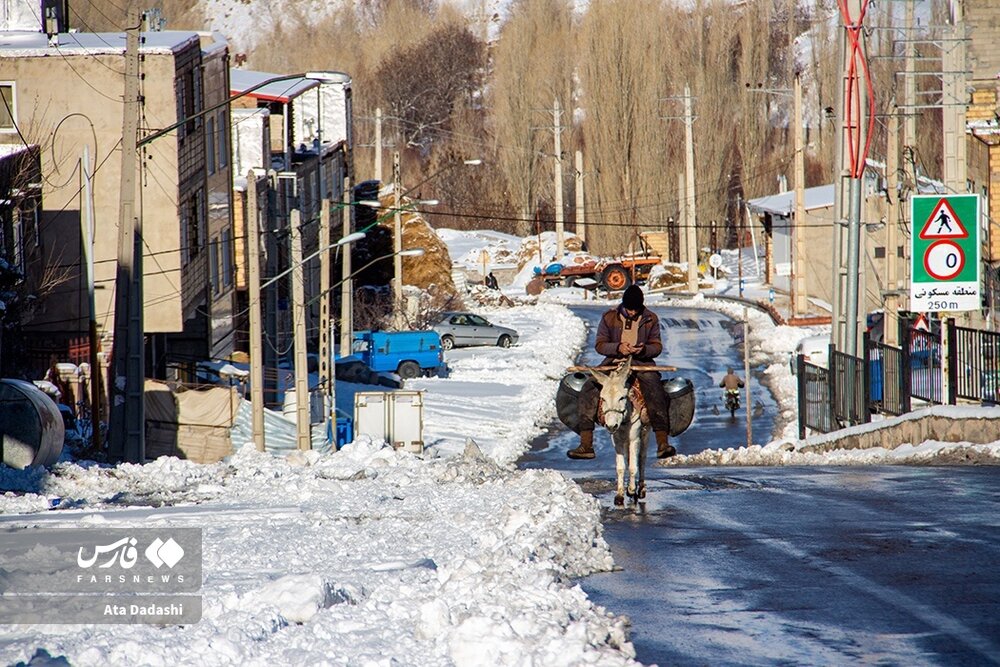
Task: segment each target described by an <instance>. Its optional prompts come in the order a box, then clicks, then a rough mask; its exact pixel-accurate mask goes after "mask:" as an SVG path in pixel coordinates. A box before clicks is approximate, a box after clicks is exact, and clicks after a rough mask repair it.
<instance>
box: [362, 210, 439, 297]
mask: <svg viewBox="0 0 1000 667" xmlns="http://www.w3.org/2000/svg"><path fill="white" fill-rule="evenodd" d="M381 224H382V225H383V226H384V227H387V228H388V229H389V230H390V232H391V231H392V227H393V221H392V220H391V219H390V220H388V221H384V222H382V223H381ZM402 228H403V249H404V250H406V249H408V248H423V249H424V254H423V255H422V256H420V257H403V284H404V285H412V286H414V287H418V288H420V289H422V290H432V289H433V290H434V291H435V292H439V293H440V292H444V293H446V294H449V295H457V294H458V290H457V289H456V288H455V283H454V281H453V280H452V278H451V257H450V256H449V255H448V247H447V246H446V245H445V244H444V242H443V241H441V239H440V238H438V235H437V234H436V233H435V232H434V230H433V229H431V227H430V225H428V224H427V221H426V220H424V218H423V216H421V215H419V214H416V213H412V212H409V211H407V212H404V213H403V215H402Z"/></svg>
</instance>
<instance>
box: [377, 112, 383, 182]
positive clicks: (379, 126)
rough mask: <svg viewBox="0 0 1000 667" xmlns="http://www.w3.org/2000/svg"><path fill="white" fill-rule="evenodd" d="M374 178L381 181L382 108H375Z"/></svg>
mask: <svg viewBox="0 0 1000 667" xmlns="http://www.w3.org/2000/svg"><path fill="white" fill-rule="evenodd" d="M375 180H377V181H378V182H379V183H381V182H382V108H381V107H377V108H376V109H375Z"/></svg>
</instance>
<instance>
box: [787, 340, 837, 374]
mask: <svg viewBox="0 0 1000 667" xmlns="http://www.w3.org/2000/svg"><path fill="white" fill-rule="evenodd" d="M800 354H802V355H805V358H806V361H807V362H809V363H810V364H812V365H813V366H819V367H821V368H826V367H827V364H828V357H829V356H830V335H829V334H820V335H818V336H806V337H805V338H803V339H802V340H800V341H799V344H798V345H796V346H795V352H793V353H792V357H791V358H790V359H789V360H788V363H789V365H790V366H791V370H792V375H795V373H796V372H797V371H796V366H795V363H796V362H795V360H796V359H797V358H798V356H799V355H800Z"/></svg>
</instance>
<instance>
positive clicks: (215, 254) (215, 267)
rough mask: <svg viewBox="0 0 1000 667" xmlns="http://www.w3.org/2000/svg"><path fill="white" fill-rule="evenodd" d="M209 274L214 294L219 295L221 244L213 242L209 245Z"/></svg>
mask: <svg viewBox="0 0 1000 667" xmlns="http://www.w3.org/2000/svg"><path fill="white" fill-rule="evenodd" d="M208 273H209V278H208V280H209V285H211V286H212V294H218V293H219V242H218V241H212V242H211V243H209V244H208Z"/></svg>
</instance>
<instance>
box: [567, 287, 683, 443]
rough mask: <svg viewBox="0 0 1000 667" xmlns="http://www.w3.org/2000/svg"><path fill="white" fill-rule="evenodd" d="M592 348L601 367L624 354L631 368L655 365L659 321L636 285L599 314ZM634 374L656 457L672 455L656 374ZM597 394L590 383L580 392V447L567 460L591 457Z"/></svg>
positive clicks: (663, 395) (659, 349) (664, 404)
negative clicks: (654, 435) (644, 402)
mask: <svg viewBox="0 0 1000 667" xmlns="http://www.w3.org/2000/svg"><path fill="white" fill-rule="evenodd" d="M594 349H596V350H597V351H598V352H599V353H600V354H603V355H604V360H603V361H602V362H601V364H600V365H602V366H611V365H614V364H617V363H618V362H620V361H624V360H625V359H627V358H628V357H631V358H632V368H633V370H637V367H641V366H655V365H656V362H655V361H654V359H655V358H656V357H657V356H659V354H660V352H662V351H663V343H662V342H661V341H660V320H659V318H658V317H657V316H656V314H655V313H653V312H652V311H650V310H648V309H646V307H645V306H644V305H643V296H642V290H641V289H639V287H638V286H636V285H631V286H629V288H628V289H626V290H625V293H624V294H623V295H622V302H621V305H620V306H618V307H617V308H612V309H611V310H609V311H607V312H606V313H604V315H603V316H602V317H601V323H600V324H599V325H598V327H597V342H596V344H595V345H594ZM635 376H636V379H637V380H638V382H639V387H640V388H641V389H642V396H643V398H644V399H645V401H646V411H647V413H648V414H649V421H650V424H651V425H652V427H653V432H654V433H655V434H656V457H657V458H660V459H664V458H667V457H669V456H673V455H674V454H676V453H677V450H675V449H674V448H673V446H671V445H670V443H669V442H668V437H669V435H670V415H669V413H668V411H667V396H666V393H664V391H663V383H662V382H661V381H660V374H659V372H656V371H646V372H637V373H636V374H635ZM600 395H601V390H600V388H599V387H598V386H597V384H596V383H594V382H588V383H587V384H586V385H584V388H583V390H582V391H581V392H580V396H579V403H578V407H579V426H580V446H579V447H577V448H576V449H571V450H569V451H568V452H567V453H566V455H567V456H569V457H570V458H571V459H592V458H594V419H595V417H596V416H597V406H598V403H599V401H600Z"/></svg>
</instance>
